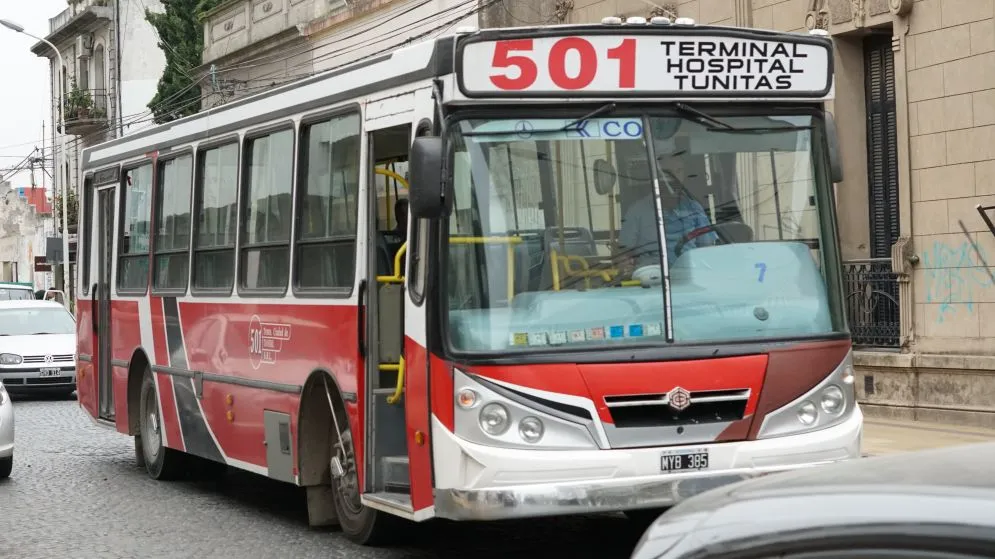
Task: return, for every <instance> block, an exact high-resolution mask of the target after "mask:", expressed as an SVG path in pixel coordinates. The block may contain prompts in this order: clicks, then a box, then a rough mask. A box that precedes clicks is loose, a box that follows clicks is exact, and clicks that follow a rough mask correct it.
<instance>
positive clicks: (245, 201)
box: [76, 18, 863, 545]
mask: <svg viewBox="0 0 995 559" xmlns="http://www.w3.org/2000/svg"><path fill="white" fill-rule="evenodd" d="M832 49H833V46H832V42H831V40H830V39H829V38H828V37H827V36H826V35H825V34H824V33H815V32H813V33H806V34H800V33H779V32H772V31H766V30H755V29H739V28H730V27H719V26H704V25H698V24H696V23H695V22H694V21H691V20H685V19H677V20H674V21H671V20H669V19H666V18H653V19H651V20H646V19H640V18H629V19H627V20H625V21H624V22H623V21H622V20H620V19H618V18H607V19H605V20H604V21H601V22H599V23H596V24H583V25H562V26H542V27H524V28H501V29H472V28H461V29H459V30H458V31H456V32H454V33H452V34H449V35H446V36H444V37H437V38H433V39H431V40H425V41H423V42H418V43H412V44H409V45H405V46H403V47H402V48H397V49H394V50H390V51H387V52H384V53H382V54H378V55H376V56H371V57H369V58H365V59H363V60H360V61H357V62H354V63H351V64H349V65H346V66H342V67H339V68H335V69H331V70H328V71H324V72H322V73H319V74H316V75H314V76H311V77H308V78H305V79H302V80H300V81H297V82H294V83H292V84H289V85H285V86H282V87H276V88H273V89H271V90H268V91H266V92H262V93H258V94H255V95H252V96H249V97H245V98H242V99H238V100H235V101H233V102H230V103H228V104H226V105H223V106H220V107H215V108H210V109H205V110H203V111H201V112H200V113H197V114H195V115H191V116H188V117H185V118H183V119H180V120H176V121H173V122H168V123H165V124H162V125H159V126H156V127H153V128H150V129H147V130H142V131H139V132H136V133H134V134H130V135H127V136H124V137H121V138H117V139H113V140H110V141H108V142H106V143H102V144H99V145H94V146H90V147H87V148H86V149H84V150H83V151H82V155H81V170H82V173H81V174H82V176H83V177H84V189H83V194H82V203H81V210H80V223H81V228H80V243H81V245H80V247H81V248H80V258H81V261H80V265H79V268H78V269H79V272H78V278H77V279H78V281H77V285H78V286H79V291H78V293H77V294H76V295H77V298H78V300H79V305H78V310H77V316H78V363H79V373H78V379H77V383H78V394H79V398H78V399H79V404H80V406H81V407H82V408H83V409H84V410H85V412H86V413H87V414H88V415H89V416H91V417H92V418H93V419H94V420H95V421H96V422H97V423H98V424H100V425H103V426H106V427H109V428H111V429H114V430H116V431H118V432H120V433H122V434H126V435H129V436H131V437H133V438H134V442H135V453H136V460H137V462H138V463H139V464H141V465H144V468H145V469H146V470H147V472H148V474H149V475H150V476H151V477H152V478H155V479H170V478H174V477H176V476H179V475H184V474H186V473H187V472H190V471H208V470H209V469H210V468H212V467H215V466H217V467H220V468H221V469H224V467H231V468H237V469H242V470H247V471H249V472H253V473H255V474H259V475H261V476H266V477H268V478H271V479H273V480H278V481H280V482H285V483H287V484H293V485H296V486H300V487H304V488H306V491H305V493H306V496H307V498H306V507H307V511H308V518H309V521H308V522H309V525H311V526H339V527H340V528H341V530H342V531H343V532H344V533H345V534H346V535H347V536H348V537H349V538H351V539H352V540H354V541H356V542H359V543H361V544H366V545H377V544H378V542H385V541H388V540H389V539H390V538H391V537H393V536H395V535H396V534H397V533H398V530H397V527H398V525H402V526H410V525H412V523H418V522H422V521H425V520H428V519H432V518H442V519H450V520H498V519H507V518H529V517H546V516H558V515H574V514H587V513H599V512H608V511H615V512H624V513H626V514H627V515H629V516H631V517H632V518H633V519H640V518H641V519H645V518H646V515H648V514H655V513H656V512H657V511H659V510H661V509H665V508H667V507H669V506H672V505H673V504H675V503H677V502H679V501H681V500H683V499H685V498H687V497H689V496H692V495H695V494H697V493H700V492H702V491H705V490H707V489H709V488H714V487H718V486H721V485H723V484H726V483H730V482H733V481H736V480H740V479H745V478H749V477H753V476H759V475H767V474H772V473H776V472H781V471H785V470H792V469H796V468H803V467H812V466H817V465H819V464H825V463H830V462H834V461H840V460H849V459H853V458H856V457H859V455H860V445H861V433H862V425H863V419H862V417H863V416H862V414H861V411H860V409H859V407H858V405H857V402H856V398H855V392H854V365H853V359H852V350H851V341H850V335H849V331H848V326H847V321H846V317H845V315H844V292H843V285H842V279H841V263H840V262H841V261H840V243H839V240H838V231H837V222H836V213H835V212H836V209H835V203H834V196H835V194H834V183H835V182H839V181H840V180H841V178H842V177H841V169H842V166H841V164H840V160H839V157H840V156H839V149H838V140H837V134H836V128H835V125H834V123H833V122H834V121H833V118H832V115H831V113H829V112H828V111H827V110H826V108H825V103H826V101H828V100H831V99H832V95H833V83H834V78H833V55H832Z"/></svg>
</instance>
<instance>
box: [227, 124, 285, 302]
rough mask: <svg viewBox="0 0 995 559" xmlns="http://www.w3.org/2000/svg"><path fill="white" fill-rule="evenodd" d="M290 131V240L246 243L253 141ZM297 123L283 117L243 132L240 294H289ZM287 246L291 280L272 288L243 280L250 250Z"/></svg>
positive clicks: (238, 259)
mask: <svg viewBox="0 0 995 559" xmlns="http://www.w3.org/2000/svg"><path fill="white" fill-rule="evenodd" d="M288 130H289V131H290V138H291V144H290V157H291V162H290V231H289V237H288V238H287V241H286V242H281V241H268V242H263V243H246V242H245V238H244V237H245V236H244V235H243V227H245V223H244V221H243V220H244V219H245V216H247V215H248V212H247V211H246V210H248V208H247V207H246V204H248V203H249V199H248V194H249V181H250V180H251V178H252V175H251V173H250V172H249V166H250V165H251V157H250V156H249V153H250V152H249V144H251V143H252V142H253V141H255V140H258V139H259V138H264V137H266V136H270V135H273V134H277V133H279V132H285V131H288ZM297 133H298V132H297V123H296V122H295V121H294V120H293V119H283V120H280V121H278V122H273V123H269V124H266V125H263V126H261V127H258V128H253V129H251V130H248V131H246V133H245V134H244V135H243V136H242V142H241V148H240V151H239V163H238V169H239V170H238V172H239V180H238V198H237V201H236V203H237V207H238V225H237V228H236V231H235V280H234V283H235V289H236V292H237V293H238V295H239V296H250V297H267V298H282V297H285V296H286V295H287V291H288V290H289V287H290V281H291V277H292V276H293V273H292V272H291V270H293V266H294V258H293V256H294V255H293V251H292V249H291V246H292V242H293V239H294V233H295V228H296V227H295V226H296V219H295V216H296V208H295V206H296V204H297V201H296V199H295V198H296V196H295V194H294V192H295V190H296V189H297ZM277 247H286V249H287V252H288V254H287V282H286V283H285V284H284V285H283V287H282V288H276V289H274V288H269V287H262V288H260V287H246V286H245V285H244V284H243V278H242V263H243V262H242V258H243V256H244V253H245V251H246V250H252V249H264V248H277Z"/></svg>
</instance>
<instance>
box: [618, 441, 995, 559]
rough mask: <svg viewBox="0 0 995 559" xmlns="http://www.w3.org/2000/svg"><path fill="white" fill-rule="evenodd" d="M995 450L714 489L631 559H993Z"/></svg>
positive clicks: (965, 450)
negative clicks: (869, 558)
mask: <svg viewBox="0 0 995 559" xmlns="http://www.w3.org/2000/svg"><path fill="white" fill-rule="evenodd" d="M993 464H995V443H981V444H971V445H963V446H954V447H946V448H941V449H932V450H924V451H918V452H906V453H898V454H891V455H886V456H880V457H873V458H861V459H857V460H847V461H845V462H838V463H835V464H829V465H823V466H816V467H812V468H809V469H802V470H794V471H791V472H785V473H777V474H771V475H768V476H764V477H760V478H754V479H752V480H748V481H741V482H737V483H733V484H730V485H726V486H724V487H719V488H717V489H712V490H710V491H707V492H705V493H701V494H699V495H697V496H695V497H692V498H690V499H688V500H686V501H684V502H682V503H680V504H679V505H677V506H675V507H673V508H671V509H670V510H668V511H667V512H665V513H663V514H662V515H661V516H660V517H659V518H657V520H656V521H655V522H653V524H652V525H651V526H650V527H649V529H648V530H646V532H645V533H644V534H643V536H642V539H641V540H640V541H639V543H638V544H637V546H636V548H635V550H634V551H633V553H632V559H677V558H690V557H694V558H695V559H720V558H721V559H727V558H732V557H736V558H742V559H753V558H760V557H763V558H770V557H778V558H790V559H801V558H815V557H818V558H819V559H837V558H865V557H874V558H878V559H883V558H887V559H892V558H894V559H897V558H899V557H901V558H907V557H915V558H917V559H927V558H929V559H932V558H936V559H939V558H940V557H943V558H953V557H957V558H966V557H992V550H995V467H993V466H992V465H993Z"/></svg>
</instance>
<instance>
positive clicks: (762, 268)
mask: <svg viewBox="0 0 995 559" xmlns="http://www.w3.org/2000/svg"><path fill="white" fill-rule="evenodd" d="M753 267H754V268H756V269H758V270H760V275H759V276H757V282H758V283H763V282H764V276H766V275H767V264H765V263H764V262H757V263H756V264H754V265H753Z"/></svg>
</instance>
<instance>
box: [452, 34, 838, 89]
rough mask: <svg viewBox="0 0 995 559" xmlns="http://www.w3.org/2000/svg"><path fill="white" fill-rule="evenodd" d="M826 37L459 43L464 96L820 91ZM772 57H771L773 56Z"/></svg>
mask: <svg viewBox="0 0 995 559" xmlns="http://www.w3.org/2000/svg"><path fill="white" fill-rule="evenodd" d="M830 48H831V46H830V43H829V42H828V41H823V42H821V43H820V42H817V41H816V40H814V39H809V38H792V39H780V38H779V39H771V38H764V39H760V38H756V39H754V38H748V37H744V36H742V34H740V36H721V35H719V34H716V35H710V34H695V35H676V34H672V33H661V34H645V33H640V34H633V35H623V34H618V35H615V34H611V35H609V34H596V35H587V36H577V35H570V36H545V37H525V38H508V39H499V40H480V39H476V40H475V39H473V38H471V39H468V40H467V41H466V43H464V44H463V45H462V50H461V51H460V52H461V58H460V65H459V77H460V89H461V90H462V91H463V93H464V94H466V95H468V96H516V97H528V96H537V95H539V96H542V95H555V96H564V97H565V96H587V97H591V96H602V97H605V96H607V97H611V96H627V95H639V94H646V95H648V96H658V95H667V94H680V95H681V96H687V95H689V94H690V95H691V96H696V97H697V96H715V95H716V94H719V95H721V94H735V95H736V96H737V97H738V96H741V95H744V94H745V96H751V97H753V96H768V95H771V94H773V96H781V97H783V96H786V95H791V96H799V95H800V96H806V97H810V96H816V97H819V96H822V95H825V94H826V93H827V92H828V91H829V87H830V84H831V71H832V70H831V68H832V63H831V60H830V54H829V53H830ZM775 59H776V60H775Z"/></svg>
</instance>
